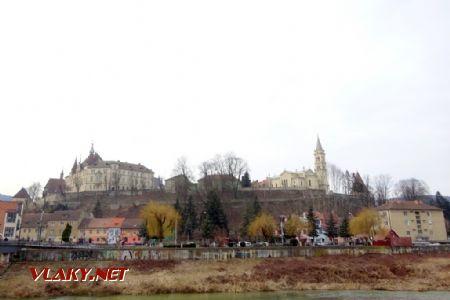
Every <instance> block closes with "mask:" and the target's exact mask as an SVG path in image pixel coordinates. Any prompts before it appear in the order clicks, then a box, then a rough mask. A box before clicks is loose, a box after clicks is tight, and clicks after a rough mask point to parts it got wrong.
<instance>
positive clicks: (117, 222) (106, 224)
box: [79, 217, 125, 229]
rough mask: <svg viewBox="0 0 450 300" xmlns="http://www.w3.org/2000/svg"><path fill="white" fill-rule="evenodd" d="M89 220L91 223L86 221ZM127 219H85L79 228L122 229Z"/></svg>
mask: <svg viewBox="0 0 450 300" xmlns="http://www.w3.org/2000/svg"><path fill="white" fill-rule="evenodd" d="M86 220H89V221H86ZM124 220H125V218H117V217H115V218H92V219H84V220H83V221H82V222H81V224H80V226H79V228H83V229H89V228H120V227H122V224H123V221H124Z"/></svg>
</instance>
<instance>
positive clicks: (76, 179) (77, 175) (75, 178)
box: [73, 173, 83, 199]
mask: <svg viewBox="0 0 450 300" xmlns="http://www.w3.org/2000/svg"><path fill="white" fill-rule="evenodd" d="M73 184H74V185H75V189H76V190H77V199H79V197H80V189H81V185H82V184H83V180H82V179H81V176H80V173H75V174H74V175H73Z"/></svg>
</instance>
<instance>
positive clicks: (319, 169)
mask: <svg viewBox="0 0 450 300" xmlns="http://www.w3.org/2000/svg"><path fill="white" fill-rule="evenodd" d="M314 158H315V163H314V165H315V172H316V174H317V177H318V181H319V189H321V190H325V191H327V192H328V188H329V186H328V173H327V162H326V160H325V151H324V150H323V148H322V144H321V143H320V139H319V137H317V143H316V150H314Z"/></svg>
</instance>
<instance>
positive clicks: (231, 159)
mask: <svg viewBox="0 0 450 300" xmlns="http://www.w3.org/2000/svg"><path fill="white" fill-rule="evenodd" d="M223 165H224V166H225V168H226V172H227V174H226V175H229V176H230V179H231V184H232V186H233V191H234V197H235V198H236V197H237V191H238V189H239V185H240V178H241V177H242V175H243V174H244V173H245V172H246V171H248V165H247V162H246V161H245V160H244V159H242V158H240V157H238V156H236V155H235V154H234V153H231V152H230V153H227V154H225V156H224V159H223Z"/></svg>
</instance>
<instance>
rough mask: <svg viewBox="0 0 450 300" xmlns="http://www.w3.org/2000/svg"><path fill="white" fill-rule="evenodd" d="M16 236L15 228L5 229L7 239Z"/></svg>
mask: <svg viewBox="0 0 450 300" xmlns="http://www.w3.org/2000/svg"><path fill="white" fill-rule="evenodd" d="M13 236H14V227H5V237H13Z"/></svg>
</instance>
